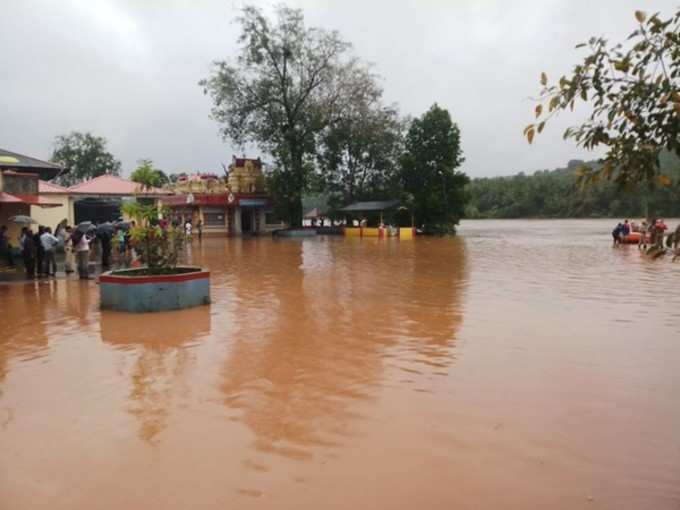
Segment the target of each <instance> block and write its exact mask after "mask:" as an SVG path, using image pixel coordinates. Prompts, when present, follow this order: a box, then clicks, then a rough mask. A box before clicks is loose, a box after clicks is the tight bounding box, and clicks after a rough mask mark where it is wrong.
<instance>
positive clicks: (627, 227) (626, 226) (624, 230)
mask: <svg viewBox="0 0 680 510" xmlns="http://www.w3.org/2000/svg"><path fill="white" fill-rule="evenodd" d="M628 234H630V223H628V220H625V221H624V222H623V226H622V227H621V235H622V236H623V237H627V236H628Z"/></svg>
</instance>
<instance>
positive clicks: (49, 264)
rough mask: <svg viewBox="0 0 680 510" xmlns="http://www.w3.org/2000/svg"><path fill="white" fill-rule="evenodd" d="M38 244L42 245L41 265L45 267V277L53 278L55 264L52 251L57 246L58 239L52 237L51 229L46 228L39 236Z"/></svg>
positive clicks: (55, 268) (55, 270)
mask: <svg viewBox="0 0 680 510" xmlns="http://www.w3.org/2000/svg"><path fill="white" fill-rule="evenodd" d="M40 244H42V247H43V250H45V255H44V258H43V264H44V266H45V269H44V272H45V274H47V275H51V276H54V275H55V274H56V272H57V262H56V260H54V251H55V248H56V247H57V245H58V244H59V239H57V238H56V237H55V236H53V235H52V229H51V228H50V227H47V228H46V229H45V232H43V234H42V235H41V236H40Z"/></svg>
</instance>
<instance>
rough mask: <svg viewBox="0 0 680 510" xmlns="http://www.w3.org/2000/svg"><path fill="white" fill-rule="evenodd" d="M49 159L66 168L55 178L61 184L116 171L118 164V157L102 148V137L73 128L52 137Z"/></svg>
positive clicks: (116, 172) (118, 167)
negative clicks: (52, 145)
mask: <svg viewBox="0 0 680 510" xmlns="http://www.w3.org/2000/svg"><path fill="white" fill-rule="evenodd" d="M50 161H52V162H54V163H59V164H60V165H62V166H63V167H64V168H67V169H68V172H67V173H64V174H63V175H61V176H59V178H58V180H59V182H60V183H61V184H62V185H64V186H71V185H73V184H76V183H78V182H81V181H85V180H87V179H92V178H93V177H97V176H99V175H102V174H105V173H110V174H113V175H118V174H119V173H120V168H121V164H120V161H118V160H117V159H116V158H115V157H114V156H113V154H111V153H110V152H108V150H107V149H106V139H105V138H102V137H101V136H94V135H93V134H91V133H78V132H76V131H73V132H71V133H69V134H68V135H60V136H57V137H56V139H55V143H54V151H53V152H52V157H51V158H50Z"/></svg>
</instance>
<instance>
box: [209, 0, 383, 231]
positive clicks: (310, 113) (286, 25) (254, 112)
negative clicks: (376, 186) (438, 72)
mask: <svg viewBox="0 0 680 510" xmlns="http://www.w3.org/2000/svg"><path fill="white" fill-rule="evenodd" d="M237 22H238V23H239V24H240V26H241V35H240V37H239V42H240V43H241V48H240V52H239V55H238V56H237V57H236V58H235V59H231V60H225V61H219V62H216V63H215V66H214V68H213V72H212V74H211V75H210V76H209V77H208V78H207V79H205V80H202V81H201V82H200V84H201V85H202V86H203V87H204V91H205V92H206V93H207V94H209V95H210V96H211V97H212V100H213V108H212V117H213V118H214V119H215V120H216V121H217V122H218V123H219V124H220V125H221V126H222V129H221V130H222V134H223V136H224V137H225V138H228V139H231V140H232V141H234V142H236V143H238V144H244V143H247V142H251V143H255V144H257V145H258V146H259V147H260V148H262V149H264V150H267V151H268V152H270V154H271V155H272V156H273V157H274V159H275V160H276V165H277V167H278V172H280V173H281V175H277V176H274V178H273V179H272V183H273V184H274V185H276V184H282V181H286V182H285V186H281V188H280V189H279V190H278V191H277V194H278V195H279V197H280V200H283V201H284V202H285V204H282V205H281V206H282V207H284V208H285V210H286V211H285V212H286V215H287V217H288V218H289V220H290V223H291V224H293V225H300V224H301V221H302V202H301V198H302V193H303V191H304V190H305V188H306V187H307V186H308V183H309V175H310V171H311V169H312V168H313V166H312V165H311V164H310V163H313V160H314V158H315V156H316V152H317V136H318V134H319V133H320V132H321V131H322V130H323V129H325V128H327V127H328V126H330V125H331V124H332V123H333V121H334V119H335V118H336V117H337V116H338V115H339V113H340V112H342V111H343V109H345V108H346V107H347V105H348V104H349V103H351V102H353V101H357V100H360V99H361V98H365V97H369V96H372V95H375V94H377V93H378V89H377V87H376V86H375V83H374V80H373V77H372V76H371V74H370V72H369V71H368V69H367V68H366V66H364V65H362V64H361V63H360V62H359V61H358V60H357V59H356V58H354V57H353V56H352V55H350V52H349V50H350V44H349V43H347V42H345V41H344V40H342V39H341V37H340V35H339V34H338V33H337V32H329V31H326V30H322V29H319V28H308V27H306V26H305V24H304V19H303V14H302V11H301V10H299V9H291V8H289V7H286V6H283V5H280V6H278V7H277V9H276V19H275V20H274V21H272V20H270V19H268V18H267V17H265V15H264V14H263V13H262V11H261V10H260V9H258V8H257V7H253V6H247V7H245V8H244V9H243V10H242V13H241V16H239V17H238V18H237Z"/></svg>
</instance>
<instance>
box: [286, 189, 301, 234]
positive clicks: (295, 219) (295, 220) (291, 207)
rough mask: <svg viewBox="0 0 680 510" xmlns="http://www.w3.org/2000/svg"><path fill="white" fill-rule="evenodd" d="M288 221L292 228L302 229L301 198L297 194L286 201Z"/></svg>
mask: <svg viewBox="0 0 680 510" xmlns="http://www.w3.org/2000/svg"><path fill="white" fill-rule="evenodd" d="M288 211H289V221H290V226H291V227H292V228H300V227H302V196H301V195H300V194H299V193H296V194H295V195H293V196H291V197H290V199H289V200H288Z"/></svg>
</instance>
